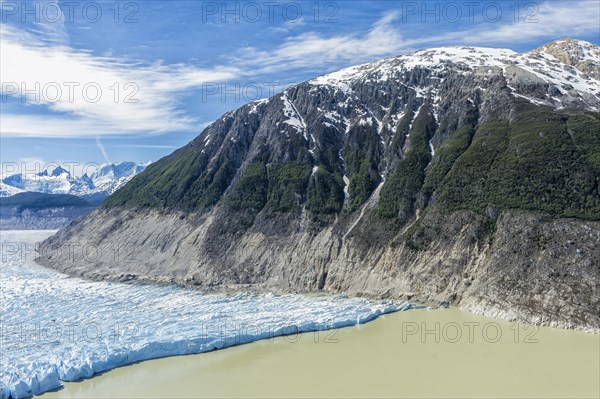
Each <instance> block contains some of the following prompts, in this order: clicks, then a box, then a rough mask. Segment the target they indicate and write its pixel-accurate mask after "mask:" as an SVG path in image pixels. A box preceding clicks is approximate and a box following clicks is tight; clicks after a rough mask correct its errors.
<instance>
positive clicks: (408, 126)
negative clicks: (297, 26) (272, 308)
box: [39, 39, 600, 331]
mask: <svg viewBox="0 0 600 399" xmlns="http://www.w3.org/2000/svg"><path fill="white" fill-rule="evenodd" d="M599 79H600V49H599V48H598V46H595V45H593V44H591V43H587V42H583V41H578V40H574V39H565V40H560V41H557V42H554V43H549V44H547V45H545V46H542V47H540V48H538V49H536V50H533V51H531V52H527V53H523V54H518V53H515V52H514V51H511V50H506V49H494V48H474V47H444V48H436V49H429V50H421V51H417V52H414V53H411V54H406V55H401V56H398V57H393V58H389V59H385V60H381V61H378V62H373V63H369V64H365V65H360V66H356V67H351V68H347V69H344V70H341V71H339V72H335V73H332V74H328V75H324V76H320V77H318V78H316V79H313V80H310V81H307V82H304V83H301V84H298V85H296V86H294V87H291V88H289V89H287V90H286V91H284V92H283V93H280V94H278V95H276V96H274V97H271V98H269V99H265V100H261V101H257V102H254V103H251V104H247V105H245V106H243V107H241V108H239V109H237V110H235V111H232V112H229V113H227V114H225V115H224V116H223V117H221V118H220V119H218V120H217V121H215V122H214V123H213V124H211V125H210V126H209V127H207V128H206V129H205V130H204V131H203V132H202V133H201V134H200V135H199V136H198V137H197V138H196V139H194V140H193V141H192V142H190V143H189V144H188V145H186V146H185V147H183V148H181V149H179V150H177V151H175V152H174V153H172V154H171V155H169V156H167V157H165V158H163V159H161V160H160V161H158V162H155V163H153V164H151V165H149V166H148V167H147V168H146V170H145V171H144V172H142V173H141V174H139V175H137V176H135V177H134V178H133V179H132V180H131V181H129V182H128V183H127V184H126V185H125V186H124V187H122V188H121V189H119V190H118V191H117V192H115V193H114V194H113V195H111V196H110V197H109V198H108V199H107V200H106V201H105V202H104V203H103V204H102V205H101V206H100V207H99V208H98V209H96V210H95V211H94V212H92V213H91V214H90V215H88V216H86V217H85V218H83V219H81V220H79V221H78V222H75V223H73V224H71V225H69V226H68V227H66V228H64V229H62V230H61V231H59V232H58V233H57V234H56V235H54V236H53V237H51V238H49V239H48V240H47V241H46V242H45V243H44V244H43V246H42V248H41V252H40V257H39V261H40V262H41V263H42V264H44V265H48V266H51V267H54V268H56V269H59V270H61V271H63V272H66V273H69V274H72V275H79V276H84V277H87V278H92V279H116V280H143V281H154V282H163V283H177V284H186V285H193V286H197V287H199V288H200V289H203V290H207V291H208V290H242V289H243V290H275V291H285V292H291V291H293V292H315V291H318V292H343V293H347V294H349V295H357V296H358V295H362V296H369V297H376V298H392V299H409V300H410V301H412V302H417V303H425V304H439V303H443V302H448V303H449V304H450V305H453V306H459V307H461V308H464V309H468V310H471V311H474V312H477V313H481V314H485V315H490V316H496V317H502V318H506V319H510V320H519V321H525V322H531V323H536V324H544V325H550V326H561V327H567V328H576V329H584V330H596V331H597V330H598V329H599V326H600V291H599V288H598V287H599V286H600V277H599V274H600V193H599V183H600V112H599V111H600V80H599ZM90 245H91V246H94V247H95V248H96V249H97V251H95V252H94V253H95V255H94V257H93V258H90V256H77V255H76V253H77V252H76V250H77V249H78V248H85V247H86V246H90ZM66 247H69V248H70V249H71V250H70V251H64V250H63V249H64V248H66ZM73 251H75V256H73V254H74V252H73Z"/></svg>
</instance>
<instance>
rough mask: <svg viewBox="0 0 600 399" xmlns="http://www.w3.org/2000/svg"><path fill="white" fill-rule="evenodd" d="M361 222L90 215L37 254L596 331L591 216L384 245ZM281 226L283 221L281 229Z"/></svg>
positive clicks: (217, 283)
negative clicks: (238, 225)
mask: <svg viewBox="0 0 600 399" xmlns="http://www.w3.org/2000/svg"><path fill="white" fill-rule="evenodd" d="M368 212H369V211H367V213H368ZM368 219H369V217H368V215H367V216H363V220H361V221H359V222H358V223H357V224H356V225H354V222H355V221H354V220H348V221H347V222H346V223H339V224H333V225H331V226H328V227H326V228H324V229H315V228H314V226H312V227H311V226H303V225H302V221H301V220H293V221H284V220H270V221H268V222H265V224H263V225H262V227H261V228H256V229H250V230H248V231H246V232H244V233H243V234H240V235H236V236H229V235H225V236H220V235H215V234H214V229H216V228H219V226H215V223H220V221H219V218H218V216H217V215H216V213H211V214H209V215H202V216H198V215H190V214H183V213H169V214H164V213H159V212H156V211H154V210H143V211H140V210H126V209H118V210H117V209H113V210H109V211H106V210H98V211H96V215H95V216H94V217H93V219H87V220H84V221H83V222H81V223H80V225H79V227H78V228H77V230H76V233H75V234H74V235H72V232H70V231H69V230H72V229H66V230H62V231H60V232H59V233H58V234H57V235H56V236H54V237H52V238H51V239H49V240H48V241H47V242H46V245H45V246H44V247H43V249H42V252H41V255H42V256H41V258H40V261H41V262H42V264H44V265H47V266H51V267H53V268H56V269H58V270H60V271H62V272H65V273H68V274H71V275H77V276H83V277H85V278H90V279H111V280H117V281H129V280H141V281H149V282H158V283H176V284H182V285H191V286H195V287H198V288H200V289H203V290H207V291H213V290H218V291H220V290H232V291H237V290H275V291H283V292H290V291H291V292H329V293H347V294H349V295H364V296H369V297H374V298H396V299H402V300H411V301H414V302H417V303H427V304H433V305H435V304H439V303H440V302H443V301H447V302H448V303H449V304H451V305H454V306H459V307H461V308H464V309H468V310H471V311H474V312H477V313H481V314H484V315H489V316H495V317H500V318H506V319H510V320H519V321H524V322H530V323H536V324H544V325H550V326H558V327H567V328H576V329H584V330H594V331H597V330H598V327H599V326H600V293H599V292H598V281H599V264H598V259H600V246H599V245H598V243H599V242H600V223H598V222H584V221H579V220H574V219H553V218H549V217H547V216H546V217H544V216H541V215H535V214H531V213H529V212H522V211H505V212H502V213H501V214H499V215H498V216H497V218H496V219H495V220H494V219H492V218H490V217H489V216H482V215H476V214H474V213H472V212H470V211H459V212H454V213H451V214H439V213H437V212H431V213H428V214H427V215H425V216H424V217H423V218H422V219H421V220H420V221H419V223H418V227H415V228H412V229H411V228H409V229H405V230H406V231H405V232H399V233H398V235H397V236H395V237H391V238H388V239H387V240H386V239H384V238H383V237H378V235H381V234H382V233H383V234H387V232H381V231H374V226H373V225H372V224H370V223H369V222H368ZM287 222H290V223H291V224H292V227H291V228H288V229H285V230H286V233H285V234H281V229H280V227H282V226H281V225H282V224H284V223H287ZM352 225H354V227H353V229H352V231H350V233H349V234H348V235H347V236H346V237H345V238H344V235H346V233H348V230H346V229H348V228H350V227H351V226H352Z"/></svg>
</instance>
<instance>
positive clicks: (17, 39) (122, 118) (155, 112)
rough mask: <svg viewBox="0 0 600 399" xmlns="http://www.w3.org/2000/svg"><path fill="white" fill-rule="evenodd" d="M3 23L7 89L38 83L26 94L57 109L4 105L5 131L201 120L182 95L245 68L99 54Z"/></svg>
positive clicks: (57, 131)
mask: <svg viewBox="0 0 600 399" xmlns="http://www.w3.org/2000/svg"><path fill="white" fill-rule="evenodd" d="M0 30H1V32H0V33H1V34H2V42H1V43H0V46H1V48H0V51H1V53H2V57H1V59H0V68H1V70H2V77H1V78H2V88H3V91H4V94H11V95H14V96H16V97H17V98H23V97H22V95H23V92H22V89H25V90H27V91H33V94H27V96H26V97H25V99H26V102H27V103H28V104H35V105H39V106H41V107H43V108H42V110H44V109H48V110H50V111H53V114H52V115H51V116H47V115H37V116H35V115H34V116H32V115H27V116H25V115H20V114H10V113H8V114H6V113H3V115H2V120H1V122H0V123H1V124H0V131H1V132H2V134H3V135H4V136H73V135H76V136H98V135H105V134H113V135H114V134H130V133H139V132H146V133H160V132H167V131H177V130H188V129H190V128H193V127H195V126H194V124H195V123H196V122H197V121H195V120H194V119H193V118H191V117H189V116H187V115H185V114H184V113H183V112H182V111H181V110H180V109H179V108H178V100H179V98H180V95H181V94H182V93H183V92H185V91H186V90H189V89H194V88H199V87H202V85H203V84H205V83H207V82H220V81H225V80H230V79H234V78H236V77H238V76H239V74H240V70H239V68H236V67H227V66H215V67H214V68H209V69H203V68H197V67H194V66H190V65H185V64H175V65H164V64H162V63H160V62H156V63H154V64H151V65H147V64H143V63H140V62H136V61H131V60H124V59H119V58H114V57H98V56H94V55H92V54H91V53H90V52H87V51H77V50H74V49H72V48H70V47H68V46H66V45H63V44H48V42H47V41H45V40H40V39H39V38H38V36H37V35H35V34H32V33H31V32H26V31H23V30H18V29H16V28H14V27H11V26H10V25H8V24H3V25H2V26H1V27H0ZM41 66H43V68H42V67H41ZM13 83H14V84H15V85H13ZM86 85H87V86H86ZM57 87H58V89H57ZM57 93H60V95H57ZM35 97H37V98H35ZM38 122H42V123H38Z"/></svg>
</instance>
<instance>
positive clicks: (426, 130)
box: [378, 107, 436, 223]
mask: <svg viewBox="0 0 600 399" xmlns="http://www.w3.org/2000/svg"><path fill="white" fill-rule="evenodd" d="M435 128H436V124H435V120H434V119H433V116H432V115H431V113H430V112H429V110H428V108H427V107H423V108H421V112H419V114H418V115H417V117H416V119H415V121H414V125H413V126H412V129H411V130H410V136H409V137H408V140H409V148H408V150H407V151H406V154H405V155H404V158H402V159H401V160H400V162H399V163H398V166H397V168H396V169H395V170H394V172H393V173H392V174H391V175H390V177H389V178H388V180H387V181H386V182H385V184H384V185H383V188H382V189H381V194H380V196H379V207H378V211H379V215H380V216H382V217H384V218H387V219H391V218H398V219H399V221H400V222H401V223H403V222H405V221H406V220H407V219H408V218H409V217H410V216H411V215H412V214H413V212H414V203H415V200H416V196H417V194H418V193H419V190H420V189H421V187H422V186H423V182H424V180H425V171H426V167H427V165H429V162H430V161H431V151H430V148H429V140H430V139H431V137H433V135H434V133H435Z"/></svg>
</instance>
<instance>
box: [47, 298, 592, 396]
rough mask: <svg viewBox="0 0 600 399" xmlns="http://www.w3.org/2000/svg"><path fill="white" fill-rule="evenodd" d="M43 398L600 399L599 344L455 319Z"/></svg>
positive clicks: (288, 342)
mask: <svg viewBox="0 0 600 399" xmlns="http://www.w3.org/2000/svg"><path fill="white" fill-rule="evenodd" d="M45 396H46V397H48V398H50V397H77V398H83V397H96V398H98V397H121V398H125V397H144V398H149V397H166V396H167V397H296V398H297V397H420V398H430V397H436V398H441V397H443V398H463V397H477V398H483V397H494V398H504V397H537V398H541V397H543V398H562V397H594V398H598V397H600V335H598V334H587V333H581V332H574V331H568V330H560V329H551V328H538V327H532V326H524V325H518V324H514V323H508V322H504V321H500V320H495V319H489V318H484V317H480V316H476V315H473V314H470V313H466V312H462V311H459V310H456V309H444V310H413V311H408V312H400V313H395V314H391V315H387V316H385V317H381V318H380V319H378V320H376V321H374V322H371V323H368V324H366V325H362V326H357V327H351V328H345V329H341V330H338V331H330V332H320V333H307V334H303V335H301V336H289V337H283V338H277V339H274V340H272V341H268V340H267V341H260V342H256V343H252V344H248V345H243V346H239V347H234V348H230V349H226V350H221V351H216V352H211V353H206V354H201V355H194V356H182V357H175V358H166V359H159V360H152V361H147V362H144V363H141V364H137V365H133V366H127V367H122V368H119V369H116V370H113V371H110V372H108V373H105V374H103V375H101V376H98V377H95V378H93V379H91V380H87V381H83V382H80V383H68V384H65V389H63V390H61V391H59V392H53V393H49V394H47V395H45Z"/></svg>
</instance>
